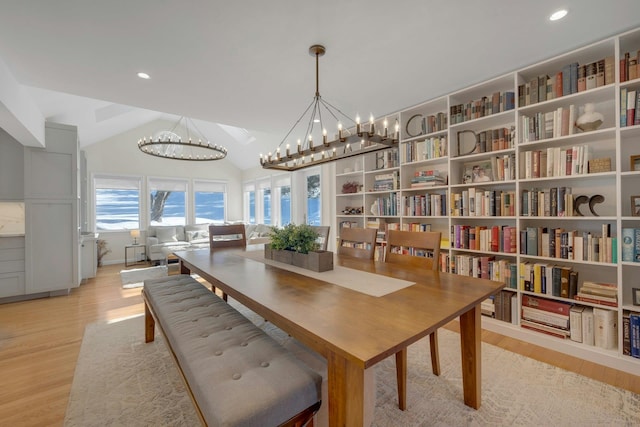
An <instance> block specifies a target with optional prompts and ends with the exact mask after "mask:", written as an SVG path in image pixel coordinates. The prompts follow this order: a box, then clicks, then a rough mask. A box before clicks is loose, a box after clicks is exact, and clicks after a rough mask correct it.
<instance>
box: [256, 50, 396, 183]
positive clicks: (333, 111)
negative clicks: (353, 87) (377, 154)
mask: <svg viewBox="0 0 640 427" xmlns="http://www.w3.org/2000/svg"><path fill="white" fill-rule="evenodd" d="M325 52H326V50H325V48H324V46H321V45H313V46H311V47H310V48H309V55H311V56H315V57H316V94H315V96H314V97H313V101H312V102H311V104H309V106H308V107H307V109H306V110H304V112H303V113H302V115H301V116H300V118H299V119H298V120H297V121H296V122H295V124H294V125H293V126H292V127H291V129H290V130H289V132H287V134H286V136H285V137H284V139H283V140H282V141H281V142H280V144H279V145H278V147H277V148H276V151H275V153H268V154H267V155H266V156H263V155H262V154H260V164H261V165H262V167H263V168H264V169H278V170H286V171H295V170H299V169H304V168H308V167H311V166H316V165H319V164H322V163H328V162H332V161H335V160H339V159H344V158H347V157H352V156H358V155H361V154H365V153H371V152H374V151H380V150H385V149H387V148H389V147H392V146H394V145H396V144H397V143H398V136H399V125H398V121H397V120H396V122H395V129H394V131H393V132H392V133H391V132H389V130H388V123H387V119H385V120H384V122H383V123H382V126H378V128H376V124H375V120H374V118H373V116H371V117H370V118H369V122H368V123H360V117H359V116H356V119H355V120H353V119H351V118H350V117H349V116H347V115H346V114H344V113H343V112H342V111H340V110H339V109H338V108H336V107H334V106H333V105H331V104H329V103H328V102H326V101H325V100H323V99H322V97H321V96H320V89H319V87H320V79H319V71H318V70H319V58H320V57H321V56H322V55H324V54H325ZM307 116H308V120H304V121H303V119H305V117H307ZM341 119H343V120H346V123H349V126H348V127H344V126H343V124H342V121H341ZM325 120H329V121H331V122H335V126H336V128H337V134H335V139H334V140H329V139H328V136H327V129H326V127H325V126H324V122H325ZM301 122H302V123H307V124H306V129H305V131H304V137H303V138H302V140H301V139H298V141H297V144H296V146H295V147H294V148H291V146H290V144H289V143H286V142H287V138H289V137H290V136H291V135H292V134H293V133H294V131H296V129H298V128H300V127H301V126H299V125H300V123H301ZM298 130H299V131H301V129H298ZM314 133H315V135H316V136H315V138H314ZM316 141H317V143H316ZM285 143H286V146H285V147H284V148H283V145H284V144H285Z"/></svg>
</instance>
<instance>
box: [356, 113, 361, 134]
mask: <svg viewBox="0 0 640 427" xmlns="http://www.w3.org/2000/svg"><path fill="white" fill-rule="evenodd" d="M356 133H357V134H358V136H362V131H361V130H360V116H356Z"/></svg>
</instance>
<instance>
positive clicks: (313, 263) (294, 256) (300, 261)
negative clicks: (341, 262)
mask: <svg viewBox="0 0 640 427" xmlns="http://www.w3.org/2000/svg"><path fill="white" fill-rule="evenodd" d="M264 257H265V258H266V259H270V260H272V261H278V262H282V263H285V264H290V265H295V266H296V267H300V268H306V269H307V270H311V271H317V272H322V271H328V270H333V252H330V251H318V252H309V253H308V254H301V253H298V252H293V251H281V250H274V249H271V246H270V245H268V244H267V245H264Z"/></svg>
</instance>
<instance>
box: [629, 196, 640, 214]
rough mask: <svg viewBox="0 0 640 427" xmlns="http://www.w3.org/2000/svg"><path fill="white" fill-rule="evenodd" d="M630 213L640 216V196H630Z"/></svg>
mask: <svg viewBox="0 0 640 427" xmlns="http://www.w3.org/2000/svg"><path fill="white" fill-rule="evenodd" d="M631 215H632V216H640V196H631Z"/></svg>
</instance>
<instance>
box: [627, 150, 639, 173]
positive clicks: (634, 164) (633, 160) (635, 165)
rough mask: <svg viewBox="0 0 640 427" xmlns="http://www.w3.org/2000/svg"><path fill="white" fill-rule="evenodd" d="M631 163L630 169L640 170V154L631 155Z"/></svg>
mask: <svg viewBox="0 0 640 427" xmlns="http://www.w3.org/2000/svg"><path fill="white" fill-rule="evenodd" d="M630 159H631V165H630V166H629V170H630V171H640V154H638V155H636V156H631V157H630Z"/></svg>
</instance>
